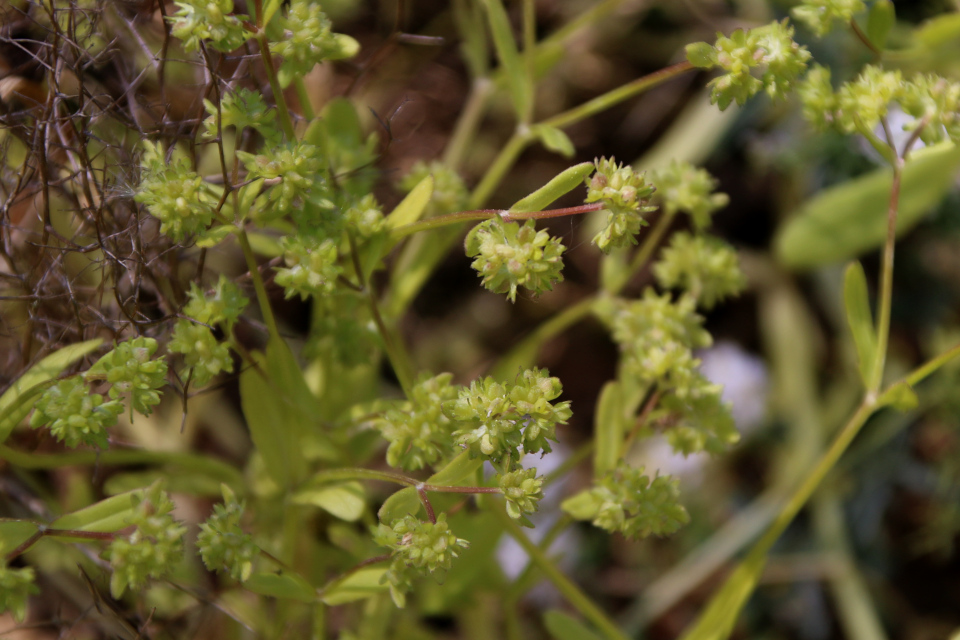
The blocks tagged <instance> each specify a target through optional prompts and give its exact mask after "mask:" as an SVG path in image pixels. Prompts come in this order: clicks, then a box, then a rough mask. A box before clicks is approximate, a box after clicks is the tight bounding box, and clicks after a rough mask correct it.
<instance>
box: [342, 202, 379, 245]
mask: <svg viewBox="0 0 960 640" xmlns="http://www.w3.org/2000/svg"><path fill="white" fill-rule="evenodd" d="M343 221H344V223H345V224H346V225H347V227H348V228H349V229H350V230H351V231H353V233H355V234H356V235H357V236H358V237H359V238H361V239H364V240H365V239H368V238H371V237H373V236H375V235H377V234H378V233H380V232H381V231H383V229H384V217H383V210H381V209H380V204H379V203H378V202H377V199H376V198H374V197H373V195H372V194H368V195H365V196H364V197H362V198H360V199H359V200H358V201H356V202H355V203H353V204H352V205H351V206H349V207H347V210H346V211H344V213H343Z"/></svg>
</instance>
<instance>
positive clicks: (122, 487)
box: [103, 469, 222, 498]
mask: <svg viewBox="0 0 960 640" xmlns="http://www.w3.org/2000/svg"><path fill="white" fill-rule="evenodd" d="M157 480H164V481H165V483H166V489H167V491H170V492H172V493H185V494H187V495H191V496H204V497H209V498H216V497H218V496H219V495H220V493H221V490H220V485H221V484H222V481H221V480H220V479H219V478H215V477H212V476H211V475H210V474H207V473H203V472H198V471H187V470H185V469H177V470H176V471H171V470H170V469H150V470H148V471H130V472H125V473H116V474H114V475H112V476H110V478H108V479H107V481H106V482H105V483H104V484H103V491H104V493H106V494H107V495H116V494H118V493H126V492H129V491H134V490H136V489H141V488H143V487H149V486H150V485H151V484H153V483H154V482H156V481H157Z"/></svg>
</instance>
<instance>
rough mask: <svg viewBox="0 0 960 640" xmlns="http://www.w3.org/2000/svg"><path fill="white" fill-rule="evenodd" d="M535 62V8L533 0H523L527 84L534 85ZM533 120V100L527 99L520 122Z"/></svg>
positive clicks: (524, 60) (527, 122)
mask: <svg viewBox="0 0 960 640" xmlns="http://www.w3.org/2000/svg"><path fill="white" fill-rule="evenodd" d="M536 62H537V9H536V4H535V3H534V0H523V63H524V65H523V66H524V72H525V73H526V75H527V86H528V87H530V88H531V94H532V93H534V92H533V87H534V86H535V85H536V74H535V70H536ZM531 120H533V100H532V99H531V100H528V101H527V105H526V109H525V113H523V114H522V115H521V122H523V123H524V124H529V123H530V121H531Z"/></svg>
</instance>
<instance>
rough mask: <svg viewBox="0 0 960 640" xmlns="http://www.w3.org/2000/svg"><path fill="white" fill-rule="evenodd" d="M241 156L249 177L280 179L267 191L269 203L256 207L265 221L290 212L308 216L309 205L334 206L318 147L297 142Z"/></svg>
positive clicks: (259, 216)
mask: <svg viewBox="0 0 960 640" xmlns="http://www.w3.org/2000/svg"><path fill="white" fill-rule="evenodd" d="M237 157H238V158H240V160H241V161H243V163H244V165H245V166H246V168H247V172H248V177H249V178H251V179H256V178H263V179H264V180H271V181H273V180H279V181H280V182H279V184H274V185H273V186H272V187H270V188H269V190H268V191H267V194H266V196H267V197H266V200H267V203H266V204H265V205H263V206H259V207H257V208H256V209H257V216H258V218H259V219H260V221H261V222H266V221H270V220H275V219H277V218H280V217H283V216H285V215H288V214H294V215H301V216H302V215H308V212H304V211H303V210H304V209H305V208H307V205H310V206H311V208H317V207H320V208H328V207H332V203H331V202H330V197H329V196H330V194H329V189H328V188H327V184H326V181H325V180H324V178H323V174H322V173H321V171H322V169H323V162H322V160H321V157H320V149H319V148H318V147H316V146H314V145H312V144H306V143H303V142H297V143H294V144H286V145H281V146H275V147H268V148H266V149H264V151H263V153H260V154H258V155H254V154H252V153H247V152H245V151H237Z"/></svg>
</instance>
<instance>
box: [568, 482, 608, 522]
mask: <svg viewBox="0 0 960 640" xmlns="http://www.w3.org/2000/svg"><path fill="white" fill-rule="evenodd" d="M560 508H561V509H563V510H564V511H565V512H566V513H567V514H569V515H570V517H571V518H573V519H574V520H593V519H594V518H595V517H596V516H597V509H599V508H600V505H599V504H597V499H596V498H595V497H594V496H593V494H591V493H590V490H589V489H584V490H583V491H581V492H580V493H577V494H575V495H572V496H570V497H569V498H567V499H566V500H564V501H563V502H562V503H561V504H560Z"/></svg>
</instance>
